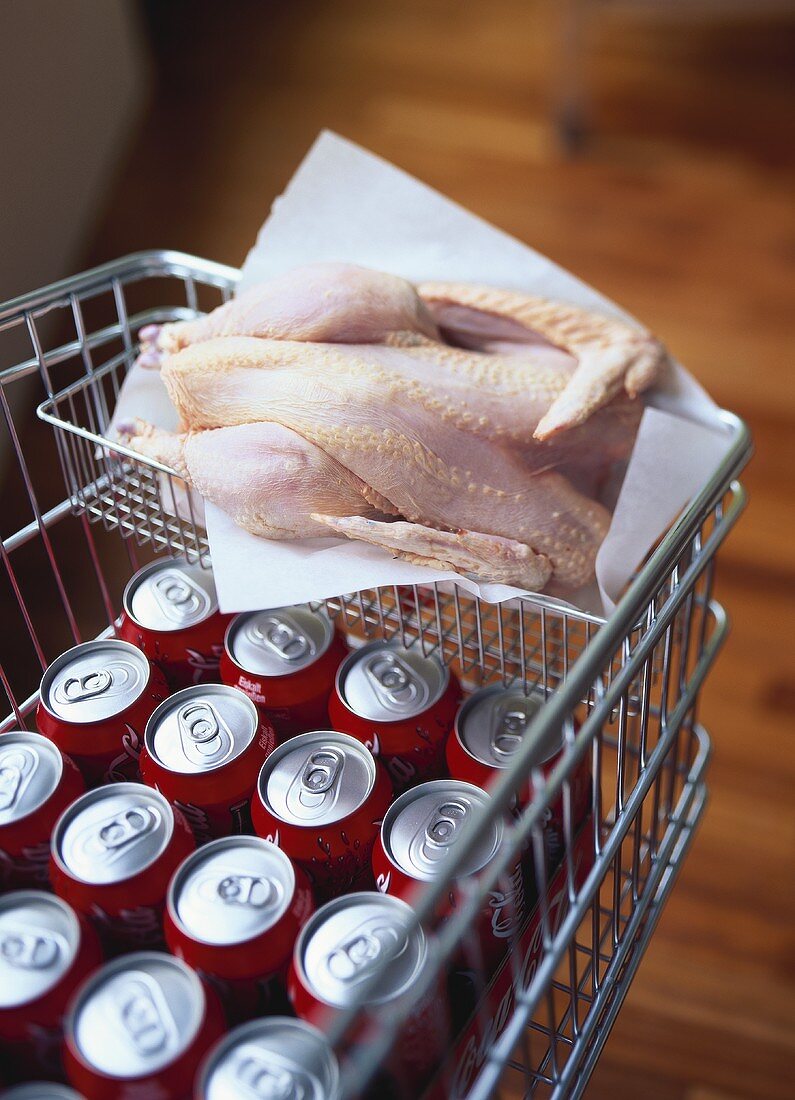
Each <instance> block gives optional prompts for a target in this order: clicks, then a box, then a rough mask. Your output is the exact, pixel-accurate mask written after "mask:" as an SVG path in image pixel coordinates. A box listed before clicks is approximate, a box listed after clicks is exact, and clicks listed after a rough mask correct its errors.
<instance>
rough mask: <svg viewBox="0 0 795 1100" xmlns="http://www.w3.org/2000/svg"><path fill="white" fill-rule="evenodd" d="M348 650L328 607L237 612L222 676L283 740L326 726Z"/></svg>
mask: <svg viewBox="0 0 795 1100" xmlns="http://www.w3.org/2000/svg"><path fill="white" fill-rule="evenodd" d="M347 652H348V647H347V646H346V644H345V641H344V639H343V638H342V635H340V634H338V633H337V631H336V630H335V629H334V626H333V624H332V622H331V619H330V618H329V617H328V615H327V614H326V612H325V611H323V610H320V611H313V610H312V608H311V607H310V606H309V604H298V605H297V606H295V607H277V608H275V609H274V610H273V611H252V612H248V613H246V614H244V615H238V616H236V618H234V619H233V620H232V622H231V623H230V624H229V629H228V630H227V632H226V638H225V639H224V653H223V656H222V657H221V679H222V680H223V682H224V683H225V684H231V685H232V687H236V688H239V689H240V690H241V691H245V693H246V695H248V697H249V698H250V699H251V700H252V701H253V702H254V703H256V705H257V706H258V707H259V709H260V710H261V711H262V713H263V714H266V715H267V716H268V718H269V719H270V720H271V721H272V722H273V724H274V726H275V727H276V730H277V732H278V734H279V737H280V739H282V740H284V739H285V738H287V737H291V736H292V735H293V734H296V733H304V732H305V731H306V730H317V729H325V727H326V726H328V700H329V695H330V694H331V691H332V689H333V687H334V676H335V675H336V672H337V669H338V668H339V665H340V661H342V659H343V658H344V656H345V654H346V653H347Z"/></svg>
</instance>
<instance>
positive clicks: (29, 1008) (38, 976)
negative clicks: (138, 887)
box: [0, 890, 102, 1078]
mask: <svg viewBox="0 0 795 1100" xmlns="http://www.w3.org/2000/svg"><path fill="white" fill-rule="evenodd" d="M101 962H102V951H101V949H100V946H99V940H98V939H97V936H96V933H95V932H94V930H93V929H92V928H90V927H89V926H88V925H87V924H86V922H85V921H84V920H82V919H81V918H80V917H79V916H78V915H77V913H75V912H74V910H73V909H72V908H71V907H70V906H69V905H67V904H66V902H64V901H61V899H60V898H56V897H53V895H52V894H45V893H43V892H42V891H41V890H18V891H14V892H13V893H10V894H5V895H4V896H3V897H2V898H0V1047H2V1048H4V1049H5V1053H6V1054H7V1058H6V1063H7V1065H8V1067H9V1069H10V1070H11V1071H12V1072H13V1073H14V1075H15V1076H17V1077H18V1078H29V1077H31V1076H54V1077H62V1076H63V1065H62V1061H61V1055H62V1040H63V1034H62V1030H61V1024H62V1018H63V1014H64V1012H65V1011H66V1006H67V1004H68V1002H69V1001H70V999H71V997H72V994H73V993H74V991H75V990H76V989H77V987H78V985H80V983H81V982H82V981H83V979H84V978H86V977H88V975H89V974H90V973H91V971H92V970H94V969H96V967H98V966H99V965H100V964H101Z"/></svg>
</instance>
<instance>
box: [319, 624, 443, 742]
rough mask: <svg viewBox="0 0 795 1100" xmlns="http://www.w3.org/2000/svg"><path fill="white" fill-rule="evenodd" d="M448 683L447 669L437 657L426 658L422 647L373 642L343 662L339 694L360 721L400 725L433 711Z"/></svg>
mask: <svg viewBox="0 0 795 1100" xmlns="http://www.w3.org/2000/svg"><path fill="white" fill-rule="evenodd" d="M449 681H450V672H449V670H448V669H447V668H446V666H445V665H443V664H442V662H441V661H440V660H439V659H438V658H437V657H434V656H431V657H424V656H423V654H422V651H421V650H420V648H419V646H416V647H412V648H411V649H405V648H404V647H403V646H401V645H399V644H398V643H397V642H370V643H369V645H365V646H362V648H361V649H357V650H354V652H353V653H351V654H350V655H349V656H348V657H346V658H345V660H344V661H343V662H342V664H341V665H340V668H339V671H338V673H337V691H338V693H339V695H340V698H342V699H343V700H344V702H345V703H346V704H347V705H348V707H350V709H351V710H352V711H353V713H354V714H357V715H359V717H360V718H367V719H369V720H370V721H371V722H400V721H402V720H403V719H404V718H414V717H416V715H418V714H422V713H423V711H426V710H428V708H429V707H432V706H433V704H434V703H435V702H436V701H437V700H438V699H440V698H441V696H442V694H443V693H444V691H445V689H446V687H447V685H448V683H449Z"/></svg>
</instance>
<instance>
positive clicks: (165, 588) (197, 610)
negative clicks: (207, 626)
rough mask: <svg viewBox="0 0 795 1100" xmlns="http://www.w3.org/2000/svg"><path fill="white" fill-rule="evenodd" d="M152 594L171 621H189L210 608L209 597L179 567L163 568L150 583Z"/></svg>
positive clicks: (205, 612)
mask: <svg viewBox="0 0 795 1100" xmlns="http://www.w3.org/2000/svg"><path fill="white" fill-rule="evenodd" d="M152 595H153V596H154V598H155V602H156V603H157V606H158V607H159V608H160V610H161V611H162V612H163V614H164V615H165V617H166V618H167V619H170V620H171V622H173V623H187V622H191V621H193V620H195V619H197V618H200V617H201V616H203V615H205V614H207V612H208V611H209V610H210V597H209V596H208V595H207V593H206V592H205V591H204V589H203V588H200V587H199V585H197V584H194V582H193V581H192V580H191V579H190V577H188V576H187V575H186V574H185V573H183V572H182V570H181V569H164V570H163V572H162V573H160V574H159V576H158V577H156V578H155V581H154V583H153V584H152Z"/></svg>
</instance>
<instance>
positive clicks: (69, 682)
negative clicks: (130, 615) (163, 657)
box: [41, 638, 150, 725]
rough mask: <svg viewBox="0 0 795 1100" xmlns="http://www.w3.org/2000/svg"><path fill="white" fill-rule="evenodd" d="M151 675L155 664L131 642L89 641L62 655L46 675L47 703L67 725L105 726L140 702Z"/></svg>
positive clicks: (43, 691) (43, 689) (44, 698)
mask: <svg viewBox="0 0 795 1100" xmlns="http://www.w3.org/2000/svg"><path fill="white" fill-rule="evenodd" d="M149 674H150V665H149V661H148V660H147V659H146V657H145V656H144V655H143V653H142V652H141V651H140V649H137V648H136V647H135V646H134V645H130V643H129V642H120V641H117V640H116V639H115V638H100V639H98V640H97V641H93V642H83V644H82V645H76V646H75V647H74V648H73V649H68V650H67V651H66V653H63V654H61V656H60V657H58V658H57V659H56V660H55V661H53V663H52V664H51V665H50V667H49V668H48V669H47V671H46V672H45V673H44V676H43V678H42V681H41V701H42V703H43V705H44V706H45V707H46V708H47V710H48V711H49V712H50V714H52V715H54V716H55V717H56V718H60V719H61V720H62V721H64V722H69V723H73V724H80V725H82V724H83V723H90V722H102V721H103V720H104V719H106V718H113V717H115V715H117V714H121V713H122V712H123V711H125V710H127V708H128V707H131V706H132V705H133V703H135V702H136V701H137V700H138V699H140V697H141V696H142V695H143V693H144V691H146V686H147V684H148V683H149Z"/></svg>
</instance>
